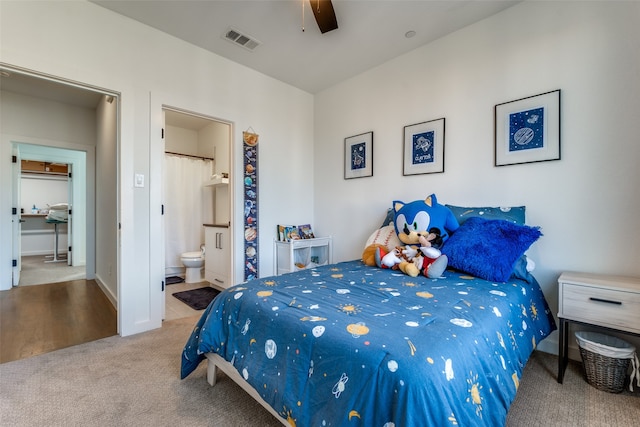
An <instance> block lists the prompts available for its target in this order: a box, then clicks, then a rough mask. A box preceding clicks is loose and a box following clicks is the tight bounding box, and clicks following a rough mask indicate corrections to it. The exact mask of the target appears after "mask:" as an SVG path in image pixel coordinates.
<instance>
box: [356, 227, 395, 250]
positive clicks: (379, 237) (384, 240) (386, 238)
mask: <svg viewBox="0 0 640 427" xmlns="http://www.w3.org/2000/svg"><path fill="white" fill-rule="evenodd" d="M374 243H377V244H380V245H385V246H386V247H387V249H389V250H390V251H391V250H393V249H394V248H395V247H396V246H403V245H402V242H400V239H398V235H397V234H396V229H395V227H394V226H393V225H385V226H384V227H382V228H378V229H377V230H376V231H374V232H373V233H372V234H371V236H369V238H368V239H367V243H366V244H365V245H364V247H365V248H366V247H367V246H369V245H373V244H374Z"/></svg>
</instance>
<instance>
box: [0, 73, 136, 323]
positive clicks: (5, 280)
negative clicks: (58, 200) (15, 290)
mask: <svg viewBox="0 0 640 427" xmlns="http://www.w3.org/2000/svg"><path fill="white" fill-rule="evenodd" d="M0 69H2V70H3V71H6V72H9V73H11V74H20V75H22V76H27V77H30V78H35V79H39V80H43V81H49V82H53V83H56V84H59V85H63V86H67V87H70V88H77V89H82V90H86V91H90V92H93V93H96V94H99V95H103V96H104V97H105V99H107V102H109V103H113V102H114V101H115V108H116V110H115V129H114V134H115V139H116V141H115V153H114V157H115V159H116V163H117V165H116V169H117V170H116V171H114V173H115V174H116V180H115V186H116V188H115V191H116V203H115V206H113V209H114V212H115V213H116V217H117V221H118V224H120V221H121V213H120V211H121V199H122V190H121V179H120V175H121V172H122V171H121V168H122V166H121V160H120V153H121V129H120V127H121V118H120V115H121V94H120V92H116V91H112V90H108V89H104V88H100V87H97V86H92V85H89V84H85V83H81V82H77V81H73V80H69V79H64V78H61V77H56V76H52V75H49V74H46V73H42V72H38V71H34V70H29V69H26V68H22V67H18V66H14V65H10V64H7V63H2V62H0ZM13 142H21V143H23V142H24V143H33V144H38V145H43V146H48V147H53V148H64V149H69V150H77V151H85V152H86V153H87V156H86V163H87V164H92V165H94V172H95V165H96V149H97V146H95V145H94V146H84V145H80V144H74V143H69V142H67V143H65V142H60V141H54V140H45V139H43V138H30V137H29V138H27V137H25V136H23V135H9V134H6V135H2V139H1V140H0V154H2V156H3V159H5V158H6V159H7V161H9V154H10V153H11V152H12V146H13ZM7 169H11V168H7ZM76 170H77V169H76ZM10 175H11V172H10V171H9V170H7V172H6V173H5V172H4V171H3V172H2V173H0V182H4V183H5V184H4V185H8V186H9V187H11V186H12V185H11V180H12V177H11V176H10ZM95 180H96V176H95V173H94V174H88V175H87V189H93V188H95V185H96V181H95ZM7 193H12V191H11V192H7ZM88 193H90V194H91V197H87V212H86V216H87V221H88V222H89V221H91V225H89V224H87V240H88V241H92V242H93V245H87V255H86V266H85V268H86V274H87V279H94V278H95V274H96V262H97V259H96V200H95V192H93V191H88ZM11 198H12V194H7V196H6V197H5V196H3V197H0V204H2V205H4V204H5V203H7V204H11V203H12V200H11ZM90 200H91V201H90ZM7 208H8V206H7ZM5 211H6V212H5ZM9 213H10V212H9V210H8V209H3V210H2V212H0V235H5V236H12V232H13V231H12V229H11V228H12V226H11V221H9V220H10V219H12V216H10V215H9ZM118 228H119V227H118ZM0 240H2V241H0V260H8V258H9V257H11V256H12V250H13V249H12V246H13V242H12V238H9V239H6V240H5V239H4V238H3V239H0ZM115 244H116V251H117V253H116V254H115V264H116V265H115V266H114V269H115V272H116V276H115V281H116V283H115V286H116V289H117V291H116V292H117V294H116V295H115V296H114V295H110V294H109V292H108V290H107V289H104V291H105V294H106V295H107V297H108V298H109V299H110V300H111V302H112V303H113V304H114V305H115V306H116V310H117V319H118V333H119V334H121V333H122V327H123V326H122V325H123V318H124V317H123V315H124V313H123V309H122V307H123V302H122V300H123V298H122V296H123V295H122V292H121V266H122V259H121V258H122V255H121V252H122V251H121V236H120V233H119V232H118V233H117V235H116V243H115ZM89 246H90V247H89ZM10 265H11V264H10V263H8V262H4V261H3V262H2V263H0V290H8V289H10V288H11V285H12V273H13V267H11V266H10ZM111 268H112V266H109V270H110V271H111ZM7 285H8V286H7Z"/></svg>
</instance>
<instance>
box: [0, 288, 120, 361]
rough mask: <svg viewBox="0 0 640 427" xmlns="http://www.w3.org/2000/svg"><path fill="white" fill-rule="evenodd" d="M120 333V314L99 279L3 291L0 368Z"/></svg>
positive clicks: (1, 297)
mask: <svg viewBox="0 0 640 427" xmlns="http://www.w3.org/2000/svg"><path fill="white" fill-rule="evenodd" d="M116 334H117V316H116V310H115V308H114V307H113V305H112V304H111V302H110V301H109V300H108V299H107V297H106V296H105V295H104V293H103V292H102V290H101V289H100V287H99V286H98V285H97V284H96V282H95V281H94V280H73V281H69V282H60V283H52V284H46V285H35V286H24V287H22V286H19V287H15V288H12V289H10V290H7V291H0V363H5V362H10V361H12V360H18V359H24V358H26V357H31V356H35V355H37V354H42V353H47V352H50V351H53V350H57V349H60V348H65V347H69V346H73V345H77V344H81V343H85V342H89V341H94V340H97V339H100V338H105V337H109V336H112V335H116Z"/></svg>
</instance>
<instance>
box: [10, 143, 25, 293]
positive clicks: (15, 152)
mask: <svg viewBox="0 0 640 427" xmlns="http://www.w3.org/2000/svg"><path fill="white" fill-rule="evenodd" d="M11 150H12V153H11V154H12V156H13V157H12V162H13V163H12V169H11V179H12V181H13V183H12V185H13V186H12V188H13V189H14V191H13V194H12V196H11V214H12V215H11V222H12V230H11V234H12V242H13V245H12V250H11V251H12V257H11V259H12V262H13V264H12V265H13V270H12V274H11V277H12V286H18V284H19V283H20V271H21V270H22V259H21V253H22V238H21V236H22V223H23V222H24V220H23V219H22V211H21V209H20V184H21V182H20V173H21V172H22V171H21V168H22V166H21V165H22V159H21V158H20V148H19V147H18V146H17V145H16V144H13V146H12V148H11Z"/></svg>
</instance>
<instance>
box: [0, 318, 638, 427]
mask: <svg viewBox="0 0 640 427" xmlns="http://www.w3.org/2000/svg"><path fill="white" fill-rule="evenodd" d="M196 320H197V316H196V317H189V318H185V319H178V320H172V321H167V322H165V323H164V325H163V327H162V328H160V329H156V330H154V331H150V332H146V333H142V334H138V335H134V336H130V337H125V338H122V337H119V336H113V337H109V338H104V339H101V340H98V341H94V342H91V343H86V344H82V345H78V346H74V347H69V348H66V349H62V350H58V351H55V352H52V353H47V354H42V355H39V356H34V357H31V358H29V359H23V360H18V361H15V362H9V363H4V364H0V397H1V399H0V425H2V426H5V425H6V426H32V425H47V426H63V425H64V426H81V425H82V426H85V425H93V426H115V425H119V426H132V425H135V426H175V425H179V426H225V427H227V426H280V425H281V424H280V423H279V422H278V421H277V420H275V419H274V418H273V417H272V416H271V415H270V414H269V413H268V412H267V411H266V410H264V409H263V408H262V407H261V406H260V405H258V404H257V403H255V402H254V401H253V400H252V399H251V398H250V397H249V396H248V395H247V394H246V393H245V392H244V391H243V390H242V389H241V388H240V387H238V386H237V385H235V384H234V383H233V382H232V381H231V380H229V379H228V378H227V377H226V376H225V375H224V374H222V373H218V384H217V385H216V386H215V387H209V385H208V384H207V382H206V366H205V365H206V363H203V364H202V365H201V366H200V367H199V368H198V369H197V370H196V371H195V372H194V373H193V374H191V376H190V377H188V378H187V379H185V380H182V381H181V380H180V379H179V369H180V354H181V350H182V347H183V346H184V343H185V341H186V339H187V337H188V335H189V333H190V331H191V329H192V328H193V325H194V324H195V322H196ZM556 363H557V359H556V357H555V356H552V355H549V354H546V353H541V352H535V353H534V355H533V356H532V358H531V360H530V362H529V363H528V364H527V366H526V368H525V371H524V375H523V378H522V380H521V382H520V388H519V390H518V394H517V397H516V400H515V402H514V404H513V406H512V408H511V411H510V413H509V417H508V420H507V426H540V425H544V426H590V427H597V426H607V427H608V426H633V425H637V423H638V420H639V419H640V391H638V390H636V392H635V393H633V394H632V393H629V392H625V393H623V394H619V395H617V394H610V393H606V392H601V391H598V390H596V389H595V388H593V387H591V386H589V385H588V384H587V383H586V381H585V380H584V379H583V378H582V372H581V365H580V364H578V363H574V362H572V363H570V364H569V367H568V369H567V374H566V377H565V382H564V384H558V383H557V382H556V368H557V365H556ZM398 427H399V426H398Z"/></svg>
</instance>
